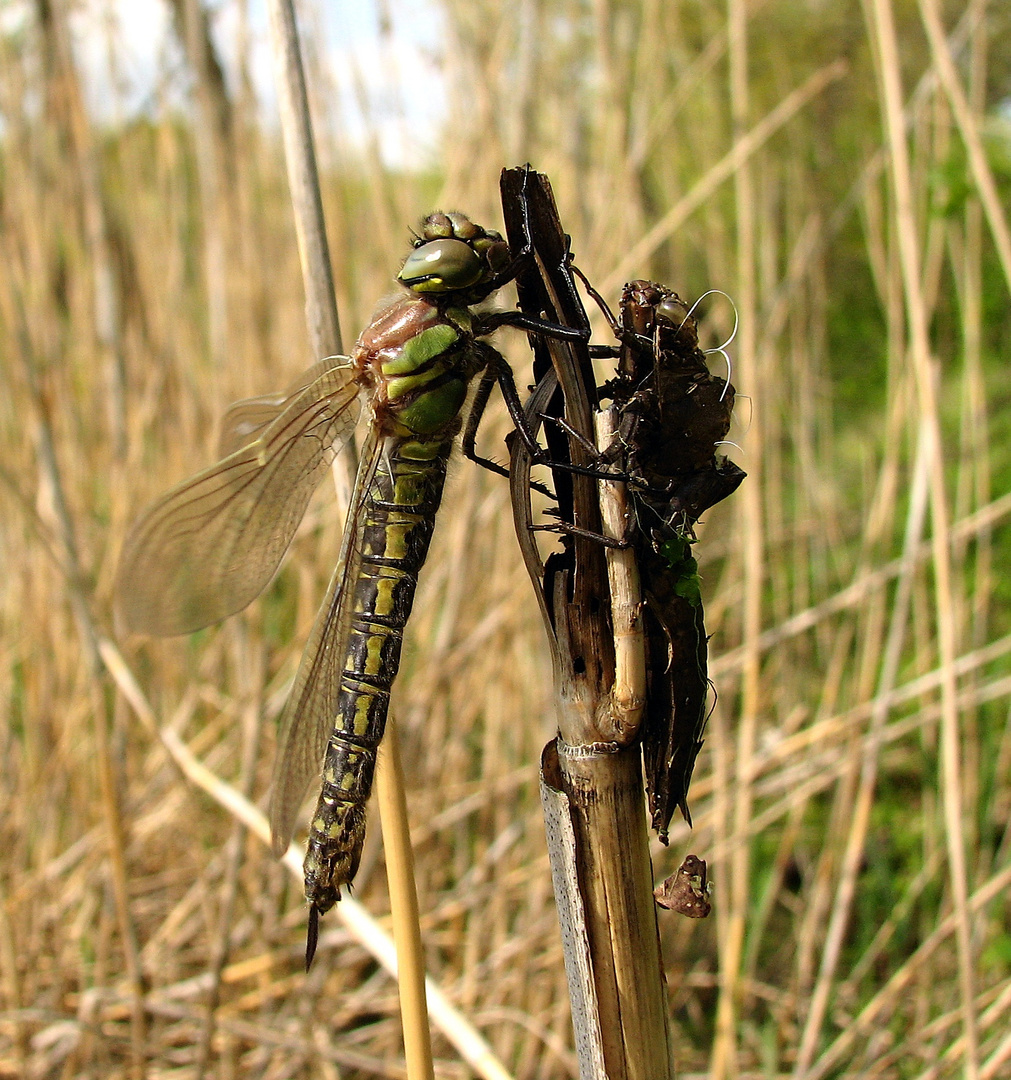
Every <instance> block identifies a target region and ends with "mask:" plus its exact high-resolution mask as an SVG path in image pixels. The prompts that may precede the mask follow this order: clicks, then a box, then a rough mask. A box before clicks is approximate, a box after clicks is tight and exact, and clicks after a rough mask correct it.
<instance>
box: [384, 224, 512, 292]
mask: <svg viewBox="0 0 1011 1080" xmlns="http://www.w3.org/2000/svg"><path fill="white" fill-rule="evenodd" d="M508 263H509V246H508V245H507V244H506V242H505V241H504V240H503V239H502V237H501V236H500V235H499V234H498V233H497V232H493V231H492V230H491V229H483V228H481V226H480V225H476V224H475V223H474V222H473V221H471V220H470V218H468V217H467V216H466V215H464V214H456V213H453V214H442V213H436V214H429V216H428V217H427V218H425V220H424V221H423V222H422V225H421V235H420V236H418V237H417V239H416V240H415V242H414V250H413V251H412V252H411V253H410V255H408V256H407V260H406V262H405V263H404V265H403V268H402V269H401V271H400V274H399V275H398V281H400V282H401V283H402V284H403V285H405V286H406V287H407V288H408V289H410V290H411V291H412V292H417V293H459V292H466V291H468V290H473V289H480V287H481V286H483V285H487V284H489V283H490V282H492V281H493V280H494V279H495V277H496V275H497V274H499V272H500V271H502V270H503V269H504V268H505V267H506V266H507V265H508ZM489 291H490V290H489Z"/></svg>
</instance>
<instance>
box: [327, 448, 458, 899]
mask: <svg viewBox="0 0 1011 1080" xmlns="http://www.w3.org/2000/svg"><path fill="white" fill-rule="evenodd" d="M391 444H392V445H391V446H390V449H389V452H388V454H387V455H385V456H384V458H383V459H382V460H380V462H379V465H378V467H377V469H376V473H375V477H374V479H373V481H372V484H371V486H370V487H369V491H368V494H367V497H366V506H365V510H364V522H363V526H362V536H361V541H362V559H361V570H360V572H359V574H358V577H357V579H356V580H355V581H353V582H349V583H348V586H347V587H348V588H351V589H353V590H354V600H353V617H352V622H351V627H350V630H349V633H348V637H347V641H346V644H345V652H344V664H343V670H342V676H341V684H340V695H339V698H338V706H337V715H336V717H335V719H334V731H333V734H332V735H331V737H330V741H329V743H328V744H327V749H326V758H325V760H324V764H323V789H322V792H321V793H320V798H319V802H318V804H317V806H316V812H315V814H314V815H313V818H312V823H311V826H310V830H309V845H308V850H307V853H306V857H305V890H306V899H307V900H309V901H310V903H312V904H314V905H315V907H316V908H317V909H318V910H319V912H320V913H323V912H325V911H327V910H329V908H331V907H332V906H333V904H334V902H335V901H337V900H339V899H340V887H341V885H343V884H345V883H346V882H349V881H351V879H352V878H353V877H354V875H355V871H356V870H357V869H358V862H359V859H360V858H361V852H362V844H363V841H364V837H365V803H366V801H367V800H368V797H369V792H370V791H371V789H372V775H373V772H374V770H375V763H376V751H377V749H378V747H379V743H380V741H381V739H382V737H383V731H384V729H385V727H386V714H387V710H388V708H389V700H390V688H391V687H392V685H393V680H394V679H395V678H396V675H397V671H398V669H399V667H400V648H401V644H402V642H403V637H404V627H405V625H406V623H407V619H408V616H409V615H410V613H411V607H412V605H413V603H414V593H415V589H416V588H417V584H418V573H419V571H420V570H421V567H422V565H423V564H424V562H425V558H426V557H427V555H428V547H429V544H430V542H431V539H432V532H433V529H434V527H435V515H436V511H437V510H438V508H439V502H440V501H441V499H442V489H443V485H444V483H445V479H446V461H447V459H448V457H449V450H450V446H451V441H450V440H448V439H445V438H441V439H438V440H434V441H425V440H423V439H410V440H402V441H397V440H391Z"/></svg>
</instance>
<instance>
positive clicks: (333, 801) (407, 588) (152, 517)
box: [116, 212, 588, 968]
mask: <svg viewBox="0 0 1011 1080" xmlns="http://www.w3.org/2000/svg"><path fill="white" fill-rule="evenodd" d="M525 257H528V254H527V253H524V252H520V253H519V254H516V255H514V254H513V253H512V252H511V250H510V248H509V246H508V244H507V243H506V242H505V241H504V240H503V239H502V237H501V236H500V235H499V234H498V233H497V232H495V231H494V230H490V229H485V228H483V227H481V226H480V225H478V224H476V223H475V222H473V221H471V220H470V219H469V218H468V217H467V216H466V215H464V214H460V213H448V214H446V213H441V212H440V213H435V214H431V215H429V216H428V217H427V218H426V219H425V220H424V222H423V223H422V227H421V231H420V233H419V234H418V235H417V236H416V237H415V240H414V244H413V247H412V250H411V251H410V253H409V254H408V257H407V259H406V261H405V263H404V265H403V267H402V269H401V270H400V273H399V275H398V282H399V284H400V285H401V286H402V291H401V292H400V293H399V294H398V295H397V296H395V297H393V298H392V299H389V300H387V301H385V302H383V303H382V304H381V305H380V306H379V308H378V309H377V311H376V313H375V315H374V316H373V318H372V321H371V322H370V323H369V325H368V326H367V327H366V328H365V329H364V330H363V331H362V333H361V335H360V336H359V338H358V340H357V342H356V344H355V347H354V349H353V350H352V352H351V355H350V356H348V357H331V358H328V359H326V360H323V361H321V362H320V363H318V364H316V365H315V366H314V367H312V368H310V369H309V371H307V372H306V373H305V374H304V375H303V376H302V377H301V378H300V379H298V381H297V382H296V383H295V385H294V386H292V387H290V388H289V389H288V390H287V391H285V392H284V393H282V394H279V395H274V396H267V397H259V398H251V399H248V400H245V401H240V402H237V403H236V404H234V405H233V406H231V408H230V409H229V410H228V411H227V413H226V415H225V418H224V421H223V435H222V453H223V455H224V456H223V458H222V460H221V461H219V462H218V463H217V464H216V465H212V466H211V467H210V468H208V469H206V470H204V471H203V472H201V473H198V474H197V475H196V476H194V477H192V478H191V479H189V480H187V481H185V482H184V483H182V484H180V485H179V486H177V487H175V488H173V489H172V490H171V491H169V492H168V494H166V495H164V496H163V497H162V498H161V499H159V500H158V501H157V502H155V503H154V504H153V505H152V506H151V507H150V508H149V509H148V510H147V511H146V512H145V513H144V514H143V515H142V516H141V518H140V519H139V520H138V522H137V523H136V525H135V526H134V527H133V529H132V530H131V532H130V533H129V535H128V537H127V539H126V542H125V544H124V548H123V552H122V555H121V558H120V563H119V567H118V571H117V580H116V596H117V610H118V615H119V618H120V619H121V620H122V624H123V625H124V626H125V627H126V628H127V629H129V630H133V631H137V632H141V633H146V634H152V635H158V636H170V635H175V634H185V633H189V632H191V631H194V630H198V629H200V628H202V627H205V626H208V625H210V624H211V623H215V622H218V621H220V620H221V619H223V618H225V617H226V616H228V615H231V614H234V613H235V612H237V611H239V610H241V609H242V608H244V607H245V606H246V605H247V604H249V603H250V602H251V601H252V600H253V599H254V598H255V597H256V596H258V595H259V594H260V593H261V592H262V591H263V589H264V588H265V587H266V585H267V584H268V582H269V581H270V579H271V578H272V577H273V575H274V572H275V570H276V569H277V567H278V565H279V563H280V561H281V558H282V556H283V555H284V552H285V550H286V549H287V547H288V545H289V543H290V542H291V539H292V537H293V536H294V534H295V530H296V528H297V527H298V524H299V522H300V520H301V519H302V516H303V514H304V513H305V509H306V506H307V505H308V502H309V499H310V497H311V495H312V493H313V491H314V489H315V488H316V486H317V485H318V483H319V482H320V480H321V479H322V477H323V476H324V475H325V473H326V471H327V469H328V468H329V466H330V465H331V464H332V462H333V460H334V458H335V456H336V454H337V453H338V452H339V451H340V449H341V448H342V447H343V446H344V445H345V444H346V443H348V441H349V440H350V438H351V436H352V434H353V432H354V431H355V429H356V427H357V425H358V421H359V417H360V415H361V413H362V411H363V405H364V408H365V411H366V413H367V415H368V421H369V422H368V425H367V428H366V433H365V436H364V439H363V442H362V446H361V448H360V455H359V467H358V473H357V478H356V481H355V486H354V492H353V495H352V498H351V502H350V507H349V510H348V515H347V522H346V524H345V529H344V534H343V538H342V543H341V550H340V557H339V560H338V563H337V567H336V570H335V571H334V573H333V576H332V578H331V580H330V583H329V586H328V589H327V592H326V596H325V598H324V600H323V603H322V606H321V608H320V610H319V613H318V615H317V617H316V620H315V623H314V625H313V627H312V630H311V632H310V635H309V640H308V643H307V645H306V648H305V652H304V654H303V656H302V660H301V663H300V665H299V668H298V671H297V674H296V676H295V681H294V684H293V687H292V690H291V692H290V695H289V697H288V700H287V703H286V705H285V708H284V711H283V713H282V715H281V720H280V734H279V749H278V753H277V758H276V761H275V765H274V776H273V783H272V788H271V798H270V809H269V817H270V828H271V836H272V846H273V850H274V852H275V854H276V855H278V856H280V855H281V854H283V853H284V851H286V850H287V847H288V845H289V843H290V841H291V837H292V834H293V832H294V829H295V825H296V822H297V818H298V813H299V810H300V808H301V805H302V801H303V798H304V796H305V794H306V791H307V789H308V788H309V785H310V784H311V783H312V782H313V781H316V782H318V783H319V784H320V794H319V798H318V801H317V804H316V809H315V811H314V812H313V814H312V817H311V820H310V825H309V835H308V841H307V850H306V856H305V862H304V872H305V896H306V899H307V901H308V903H309V925H308V941H307V948H306V966H307V968H308V966H309V965H310V964H311V962H312V958H313V954H314V952H315V949H316V943H317V939H318V930H319V918H320V916H321V915H323V914H324V913H325V912H327V911H328V910H329V909H330V908H331V907H332V906H333V905H334V903H336V902H337V901H338V900H339V899H340V896H341V889H342V888H345V887H349V886H350V884H351V883H352V881H353V879H354V876H355V873H356V872H357V869H358V865H359V862H360V859H361V854H362V847H363V844H364V838H365V816H366V815H365V807H366V802H367V800H368V797H369V793H370V791H371V788H372V780H373V772H374V769H375V764H376V755H377V751H378V748H379V744H380V742H381V740H382V737H383V732H384V729H385V726H386V719H387V713H388V710H389V702H390V691H391V688H392V686H393V682H394V679H395V678H396V675H397V671H398V668H399V664H400V653H401V647H402V644H403V638H404V631H405V627H406V625H407V620H408V617H409V616H410V613H411V608H412V605H413V603H414V596H415V590H416V588H417V583H418V574H419V571H420V570H421V567H422V565H423V564H424V562H425V559H426V557H427V555H428V550H429V545H430V543H431V539H432V534H433V529H434V526H435V517H436V511H437V510H438V507H439V503H440V500H441V497H442V491H443V485H444V483H445V479H446V467H447V462H448V459H449V456H450V452H451V449H452V447H453V445H454V442H455V439H456V436H457V435H458V433H459V432H460V431H461V428H462V429H463V440H462V442H463V451H464V453H465V454H466V455H467V456H468V457H470V458H471V459H473V460H474V461H476V462H478V463H479V464H481V465H483V466H485V467H486V468H490V469H492V470H493V471H495V472H500V473H505V472H506V470H505V469H504V468H503V467H502V466H500V465H498V464H496V463H495V462H493V461H490V460H488V459H486V458H482V457H480V456H479V455H478V454H477V452H476V449H475V437H476V433H477V429H478V425H479V423H480V419H481V416H482V414H483V412H484V409H485V407H486V405H487V403H488V400H489V397H490V394H491V392H492V391H493V389H494V387H495V386H496V385H498V386H499V387H500V388H501V391H502V393H503V396H504V398H505V401H506V405H507V407H508V409H509V412H510V414H511V415H512V416H513V417H514V419H515V421H516V423H517V427H518V430H519V434H520V437H521V438H522V439H523V440H524V443H525V444H526V445H527V447H528V449H530V451H531V453H532V454H533V455H534V456H535V458H536V459H537V460H540V461H543V460H544V453H543V451H541V450H540V448H539V447H538V446H537V443H536V440H535V438H534V436H533V434H532V433H531V431H530V429H529V426H528V425H527V424H526V422H525V421H524V419H523V413H522V407H521V405H520V401H519V396H518V393H517V390H516V385H515V381H514V379H513V376H512V372H511V369H510V368H509V365H508V363H507V362H506V360H505V359H504V357H502V356H501V354H500V353H498V352H497V350H495V349H494V348H493V347H492V346H491V345H489V344H488V343H487V342H486V341H483V340H482V339H483V338H485V337H487V335H489V334H490V333H491V332H492V331H493V330H495V329H497V328H498V327H500V326H503V325H512V326H516V327H519V328H521V329H525V330H527V331H529V332H534V333H543V334H550V335H552V336H555V337H559V338H563V339H566V338H567V339H577V338H578V339H583V338H585V337H586V336H587V335H588V331H584V330H579V329H572V328H569V327H564V326H556V325H554V324H551V323H547V322H544V321H542V320H539V319H536V318H533V317H531V316H528V315H525V314H523V313H522V312H520V311H480V310H477V307H478V305H480V304H481V303H482V302H483V301H485V300H487V299H488V298H489V297H491V295H492V294H493V293H494V292H495V291H496V290H498V289H499V288H500V287H501V286H502V285H504V284H505V283H506V282H508V281H509V280H511V279H512V278H513V277H514V276H515V274H516V272H517V267H518V266H519V265H520V264H521V263H522V260H523V259H524V258H525ZM477 376H480V379H479V381H478V384H477V388H476V390H475V391H474V393H473V396H472V400H471V404H470V407H469V410H465V405H466V402H467V398H468V392H469V390H470V388H471V385H472V383H473V380H474V379H475V378H476V377H477ZM465 411H466V412H467V419H466V424H465V425H464V423H463V420H462V417H463V414H464V412H465Z"/></svg>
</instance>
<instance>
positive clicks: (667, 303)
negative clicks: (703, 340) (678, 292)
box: [656, 296, 699, 345]
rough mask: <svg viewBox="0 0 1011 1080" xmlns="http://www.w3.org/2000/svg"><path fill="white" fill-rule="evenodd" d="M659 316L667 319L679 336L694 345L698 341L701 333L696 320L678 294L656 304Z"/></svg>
mask: <svg viewBox="0 0 1011 1080" xmlns="http://www.w3.org/2000/svg"><path fill="white" fill-rule="evenodd" d="M656 314H657V318H663V319H666V320H667V322H669V323H670V324H671V325H672V326H673V327H674V329H675V330H677V331H679V333H678V336H679V337H681V338H682V339H686V340H688V341H690V342H691V343H692V344H693V345H694V344H697V343H698V339H699V334H698V327H697V326H696V323H695V320H694V319H693V318H692V316H691V315H690V314H689V313H688V307H687V305H686V304H685V303H684V302H683V301H682V300H680V299H679V298H678V297H676V296H668V297H667V298H666V299H665V300H661V301H660V303H659V304H657V306H656Z"/></svg>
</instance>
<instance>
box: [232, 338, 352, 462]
mask: <svg viewBox="0 0 1011 1080" xmlns="http://www.w3.org/2000/svg"><path fill="white" fill-rule="evenodd" d="M350 364H351V358H350V357H349V356H328V357H327V358H326V359H325V360H320V361H319V362H318V363H316V364H313V365H312V367H311V368H309V369H308V371H303V372H302V374H301V375H299V377H298V378H297V379H296V380H295V381H294V382H293V383H292V384H291V385H290V386H288V387H287V388H286V389H284V390H282V391H281V392H280V393H277V394H264V395H263V396H262V397H252V398H243V399H242V400H241V401H236V402H235V403H234V404H232V405H229V406H228V408H227V409H226V410H225V415H224V416H223V417H222V418H221V437H220V439H219V441H218V453H219V454H220V455H221V457H223V458H226V457H228V455H229V454H234V453H235V451H236V450H241V449H242V447H244V446H248V445H249V443H251V442H253V440H254V439H258V438H259V437H260V435H261V434H262V432H263V430H264V429H265V428H266V427H267V426H268V425H269V424H271V423H273V421H274V420H276V419H277V417H278V416H280V414H281V413H282V412H284V410H285V409H286V408H287V407H288V405H289V403H290V402H291V399H292V398H293V397H295V395H296V394H300V393H301V392H302V391H303V390H306V389H307V388H308V387H310V386H312V384H313V383H314V382H316V380H317V379H319V378H320V377H321V376H323V375H326V374H327V373H328V372H331V371H336V370H339V369H341V368H345V367H349V366H350Z"/></svg>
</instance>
